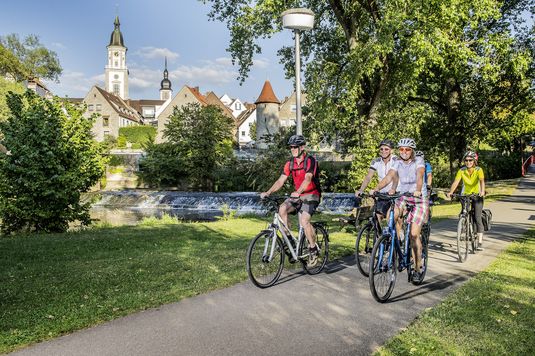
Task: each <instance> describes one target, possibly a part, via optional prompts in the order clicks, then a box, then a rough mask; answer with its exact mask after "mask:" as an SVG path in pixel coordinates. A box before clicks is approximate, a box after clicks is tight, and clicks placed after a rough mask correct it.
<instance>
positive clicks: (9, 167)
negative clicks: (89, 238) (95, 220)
mask: <svg viewBox="0 0 535 356" xmlns="http://www.w3.org/2000/svg"><path fill="white" fill-rule="evenodd" d="M7 104H8V107H9V109H10V112H11V114H10V115H9V116H8V118H7V120H6V121H5V122H1V123H0V130H1V131H2V133H3V135H4V139H3V144H4V145H5V146H6V147H7V149H8V150H9V151H10V152H11V154H10V155H4V154H2V155H1V156H0V218H1V221H2V223H1V229H2V231H3V232H4V233H11V232H17V231H22V230H25V231H38V232H39V231H42V232H63V231H66V230H67V228H68V226H69V222H72V221H75V220H79V221H80V222H81V223H82V225H88V224H89V223H90V217H89V203H81V201H80V195H81V193H82V192H86V191H88V190H89V189H90V188H91V186H93V185H94V184H95V183H96V182H97V181H98V180H99V178H100V177H101V176H102V175H103V173H104V164H105V162H104V161H105V160H104V159H103V158H102V155H101V154H102V152H101V147H102V146H101V145H99V144H97V143H96V142H95V141H94V140H93V136H92V133H91V127H92V125H93V120H88V119H86V118H84V117H83V116H82V114H83V112H82V111H81V110H80V109H78V108H76V107H74V106H73V105H71V104H69V103H62V102H60V101H59V100H58V99H55V100H54V101H49V100H46V99H43V98H41V97H39V96H37V95H36V94H34V93H33V92H31V91H26V93H25V94H22V95H21V94H13V93H11V94H8V96H7Z"/></svg>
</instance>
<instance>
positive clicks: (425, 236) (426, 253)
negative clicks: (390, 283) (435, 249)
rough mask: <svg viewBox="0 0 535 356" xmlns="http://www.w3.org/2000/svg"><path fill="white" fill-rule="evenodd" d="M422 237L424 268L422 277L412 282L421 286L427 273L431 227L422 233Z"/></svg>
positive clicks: (421, 271)
mask: <svg viewBox="0 0 535 356" xmlns="http://www.w3.org/2000/svg"><path fill="white" fill-rule="evenodd" d="M420 239H421V241H422V269H421V270H420V279H419V280H418V281H415V280H414V279H411V282H412V284H414V285H415V286H419V285H420V284H422V282H423V281H424V278H425V274H426V273H427V262H428V260H429V227H428V228H427V229H426V230H425V231H424V230H423V229H422V233H421V234H420Z"/></svg>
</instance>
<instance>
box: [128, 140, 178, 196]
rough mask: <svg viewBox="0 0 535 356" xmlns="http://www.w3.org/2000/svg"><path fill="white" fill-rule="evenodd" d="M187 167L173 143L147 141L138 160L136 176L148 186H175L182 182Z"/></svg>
mask: <svg viewBox="0 0 535 356" xmlns="http://www.w3.org/2000/svg"><path fill="white" fill-rule="evenodd" d="M187 174H188V172H187V168H186V167H185V166H184V162H183V161H182V159H181V157H180V152H179V150H178V148H177V146H176V145H175V144H172V143H161V144H154V143H149V144H148V145H147V146H146V147H145V156H144V157H143V158H141V159H140V161H139V173H138V177H139V179H140V182H142V183H144V184H146V185H148V186H149V187H157V188H161V187H176V186H179V185H181V184H183V183H184V181H185V179H186V177H187Z"/></svg>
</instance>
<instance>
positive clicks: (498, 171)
mask: <svg viewBox="0 0 535 356" xmlns="http://www.w3.org/2000/svg"><path fill="white" fill-rule="evenodd" d="M520 162H521V157H520V154H519V153H516V152H515V153H513V154H500V153H498V152H496V151H481V152H479V165H480V166H481V167H482V168H483V172H485V180H487V181H492V180H502V179H511V178H518V177H520V176H521V175H522V165H521V163H520Z"/></svg>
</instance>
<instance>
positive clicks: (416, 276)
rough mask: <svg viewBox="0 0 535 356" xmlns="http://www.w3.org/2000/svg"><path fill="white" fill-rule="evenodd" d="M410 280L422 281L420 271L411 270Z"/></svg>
mask: <svg viewBox="0 0 535 356" xmlns="http://www.w3.org/2000/svg"><path fill="white" fill-rule="evenodd" d="M412 280H413V282H416V283H418V282H421V281H422V273H421V272H417V271H416V270H414V271H412Z"/></svg>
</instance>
